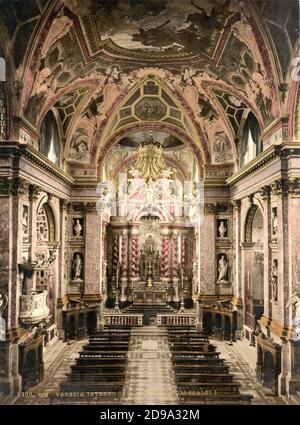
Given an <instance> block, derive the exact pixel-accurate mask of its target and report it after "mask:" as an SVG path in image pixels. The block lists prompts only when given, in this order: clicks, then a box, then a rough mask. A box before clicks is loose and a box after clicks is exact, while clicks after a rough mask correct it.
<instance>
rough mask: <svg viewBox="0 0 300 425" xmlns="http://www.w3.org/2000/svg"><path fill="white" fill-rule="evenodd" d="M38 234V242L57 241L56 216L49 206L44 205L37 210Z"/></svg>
mask: <svg viewBox="0 0 300 425" xmlns="http://www.w3.org/2000/svg"><path fill="white" fill-rule="evenodd" d="M36 232H37V240H38V242H41V241H42V242H51V241H54V240H55V224H54V216H53V213H52V210H51V207H50V205H49V204H47V203H45V204H42V205H41V206H40V207H39V209H38V210H37V215H36Z"/></svg>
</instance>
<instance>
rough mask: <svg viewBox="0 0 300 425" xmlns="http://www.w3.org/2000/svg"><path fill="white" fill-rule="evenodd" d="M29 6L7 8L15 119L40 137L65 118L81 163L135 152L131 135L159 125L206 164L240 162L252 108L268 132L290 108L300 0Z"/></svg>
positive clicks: (2, 40)
mask: <svg viewBox="0 0 300 425" xmlns="http://www.w3.org/2000/svg"><path fill="white" fill-rule="evenodd" d="M20 4H21V2H20V0H11V1H8V0H2V1H0V28H1V31H0V55H1V54H3V56H5V57H7V60H8V62H9V66H8V69H10V70H11V73H12V76H11V87H10V90H11V91H10V93H11V96H12V98H14V99H16V101H15V104H19V105H20V108H19V109H18V110H16V111H13V110H11V113H12V114H14V115H15V116H18V117H19V118H20V119H21V120H22V121H23V122H24V125H23V127H24V128H26V126H28V128H30V136H28V140H31V138H34V137H35V138H36V141H37V140H38V137H39V131H40V125H41V122H42V120H43V117H44V116H45V115H46V113H47V111H48V110H49V109H53V110H56V116H57V117H59V119H60V128H61V131H62V134H63V136H64V140H65V142H64V143H65V152H64V157H65V158H66V161H67V162H68V161H69V162H70V163H71V164H72V167H74V166H76V163H78V166H80V164H87V163H89V161H91V163H92V162H93V161H97V155H98V154H99V153H100V149H99V144H100V141H101V143H102V144H105V143H106V141H107V140H108V139H109V137H110V135H111V134H112V133H114V132H118V134H119V133H120V135H121V136H123V139H124V143H125V144H126V143H127V142H128V140H127V139H126V137H127V135H126V131H128V132H129V133H132V132H133V131H136V132H138V131H145V130H146V129H148V128H149V127H151V126H152V127H153V128H154V127H155V129H156V130H157V131H161V132H167V131H170V133H172V134H177V137H178V139H180V140H183V139H184V134H185V135H186V136H187V138H189V140H190V141H193V143H194V144H195V146H196V145H197V146H196V147H195V154H197V150H198V151H199V152H198V153H199V158H200V157H201V161H205V162H212V163H223V162H232V161H235V160H236V155H237V150H236V139H237V137H238V135H239V127H240V124H241V121H242V118H243V116H244V114H245V113H246V112H247V111H249V110H251V111H252V112H253V114H254V115H255V116H256V117H257V119H258V122H259V124H260V126H261V128H266V127H267V126H269V125H270V124H271V123H272V122H274V121H275V120H276V119H278V118H279V117H280V116H281V115H282V113H283V112H282V111H284V110H285V109H286V100H285V99H286V98H287V96H285V95H284V93H283V92H282V91H280V90H288V87H287V85H286V83H285V81H286V80H285V79H286V76H287V75H288V69H289V66H290V62H291V59H292V58H293V57H294V55H295V50H296V48H297V46H298V44H299V25H298V24H297V23H296V22H295V16H298V11H299V2H298V1H296V0H289V1H288V3H287V1H286V0H282V1H279V0H272V7H270V2H269V1H264V0H249V1H242V0H186V1H182V0H147V1H144V0H86V1H82V0H49V1H46V0H26V8H24V7H22V8H21V7H20ZM287 5H293V7H287ZM21 9H22V10H21ZM25 41H26V42H25ZM3 45H5V46H6V49H5V51H4V50H3V48H2V47H1V46H3ZM2 52H3V53H2ZM145 79H148V81H149V82H150V83H149V84H147V85H144V86H143V88H141V87H142V86H141V85H142V84H143V81H144V80H145ZM151 81H152V82H151ZM139 87H140V88H139ZM139 90H142V91H139ZM126 102H127V103H126ZM112 117H114V121H112ZM143 126H144V127H145V128H142V127H143ZM175 127H176V131H173V130H174V129H175ZM171 130H172V131H171ZM28 134H29V133H28ZM103 135H105V137H104V136H103ZM195 135H196V136H195ZM173 137H174V138H175V136H173ZM118 140H120V138H119V139H118ZM126 140H127V142H126ZM36 141H35V143H36ZM185 142H186V140H185ZM33 144H34V143H33ZM124 146H125V145H124ZM220 146H221V148H220ZM101 149H102V147H101ZM103 149H104V150H103V152H102V151H101V152H102V153H103V154H105V152H106V151H105V147H103ZM107 149H108V147H107Z"/></svg>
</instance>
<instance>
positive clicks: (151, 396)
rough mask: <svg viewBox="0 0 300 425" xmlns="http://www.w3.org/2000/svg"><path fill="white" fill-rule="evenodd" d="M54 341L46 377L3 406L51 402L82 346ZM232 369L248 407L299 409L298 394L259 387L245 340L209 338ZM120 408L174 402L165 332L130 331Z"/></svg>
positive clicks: (152, 329) (253, 357)
mask: <svg viewBox="0 0 300 425" xmlns="http://www.w3.org/2000/svg"><path fill="white" fill-rule="evenodd" d="M86 342H87V341H86V340H84V341H74V342H73V343H71V344H67V343H64V342H62V341H57V342H56V343H55V344H54V345H53V346H52V347H51V348H50V349H49V350H48V351H47V353H46V355H45V379H44V381H43V382H42V383H41V384H39V385H38V386H36V387H35V388H32V389H31V390H30V392H29V394H28V395H27V396H25V397H4V396H2V397H1V396H0V405H1V404H49V399H48V394H49V393H52V392H55V391H57V390H58V389H59V384H60V383H61V382H63V381H64V380H65V378H66V374H67V373H68V372H69V370H70V365H71V364H72V363H74V361H75V359H76V357H77V356H78V351H80V349H81V347H82V345H83V344H85V343H86ZM211 342H212V343H213V344H214V345H216V346H217V350H218V351H220V352H221V357H222V358H224V359H225V361H226V363H227V364H228V365H229V366H230V371H231V373H233V374H234V375H235V377H236V379H237V381H238V382H239V383H240V384H241V392H242V393H247V394H252V395H253V401H252V404H267V405H286V404H288V405H292V404H298V405H300V395H296V396H292V397H287V396H284V397H275V396H273V395H270V394H268V392H267V391H266V389H265V388H264V387H263V386H262V385H260V384H258V383H257V381H256V378H255V363H256V349H255V348H254V347H250V346H249V343H248V342H247V341H238V342H235V343H233V345H230V344H229V343H227V342H220V341H217V340H213V339H212V340H211ZM121 403H122V404H127V405H130V404H152V405H158V404H170V405H172V404H173V405H176V404H177V403H178V399H177V394H176V386H175V382H174V373H173V368H172V364H171V359H170V350H169V346H168V340H167V332H166V330H165V329H163V328H158V327H156V326H145V327H143V328H137V329H134V330H133V332H132V337H131V340H130V349H129V361H128V368H127V375H126V384H125V387H124V394H123V399H122V401H121Z"/></svg>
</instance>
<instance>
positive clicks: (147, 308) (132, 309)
mask: <svg viewBox="0 0 300 425" xmlns="http://www.w3.org/2000/svg"><path fill="white" fill-rule="evenodd" d="M124 311H125V312H126V313H133V314H143V315H144V320H143V324H144V325H154V324H155V323H156V316H157V314H170V313H174V310H173V309H172V308H171V307H170V306H169V305H167V304H163V303H157V304H143V303H133V304H132V305H130V306H129V307H127V309H126V310H124Z"/></svg>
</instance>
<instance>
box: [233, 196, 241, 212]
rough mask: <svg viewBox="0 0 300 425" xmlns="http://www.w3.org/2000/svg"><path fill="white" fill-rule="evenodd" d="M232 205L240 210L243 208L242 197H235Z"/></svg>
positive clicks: (236, 209)
mask: <svg viewBox="0 0 300 425" xmlns="http://www.w3.org/2000/svg"><path fill="white" fill-rule="evenodd" d="M231 205H232V207H233V209H234V210H235V211H238V210H240V209H241V205H242V201H241V199H233V200H232V201H231Z"/></svg>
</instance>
